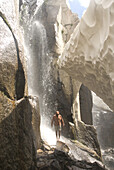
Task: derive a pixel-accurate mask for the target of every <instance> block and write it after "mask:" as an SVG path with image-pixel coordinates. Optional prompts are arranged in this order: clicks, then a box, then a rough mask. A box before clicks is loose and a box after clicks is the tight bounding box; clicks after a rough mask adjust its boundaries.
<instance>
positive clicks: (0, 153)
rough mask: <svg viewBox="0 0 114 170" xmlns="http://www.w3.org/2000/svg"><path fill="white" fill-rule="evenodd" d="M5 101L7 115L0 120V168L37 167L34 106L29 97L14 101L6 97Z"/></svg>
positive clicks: (26, 169) (26, 168)
mask: <svg viewBox="0 0 114 170" xmlns="http://www.w3.org/2000/svg"><path fill="white" fill-rule="evenodd" d="M4 101H5V103H6V106H4V105H2V107H4V113H5V114H7V115H5V118H4V119H3V120H1V122H0V136H1V137H0V169H14V170H16V169H20V170H21V169H25V170H28V169H30V168H35V156H36V153H35V152H36V151H35V143H34V142H35V141H34V140H33V133H34V132H33V128H32V124H31V122H32V106H31V104H30V102H29V100H28V98H25V99H22V100H20V101H18V102H12V101H11V100H9V99H7V98H6V97H4ZM39 138H40V136H39Z"/></svg>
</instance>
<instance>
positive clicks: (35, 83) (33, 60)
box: [27, 21, 56, 144]
mask: <svg viewBox="0 0 114 170" xmlns="http://www.w3.org/2000/svg"><path fill="white" fill-rule="evenodd" d="M30 44H31V45H30V47H29V48H30V49H29V53H30V54H29V55H28V56H29V57H28V60H27V62H28V64H27V65H28V93H29V95H32V96H38V98H39V104H40V115H41V136H42V138H43V139H44V140H46V141H47V142H48V143H49V144H55V143H56V137H55V133H54V132H53V131H52V130H51V128H50V123H51V119H52V115H53V110H54V107H55V106H54V105H53V104H52V103H53V102H52V100H53V97H52V96H53V90H54V89H53V81H52V78H51V62H52V57H51V56H49V50H48V43H47V36H46V30H45V28H44V26H43V25H42V24H41V23H40V22H38V21H34V22H33V24H32V28H31V38H30ZM50 136H51V139H50ZM52 140H54V142H53V143H52Z"/></svg>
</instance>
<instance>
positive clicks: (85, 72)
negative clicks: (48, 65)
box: [58, 0, 114, 110]
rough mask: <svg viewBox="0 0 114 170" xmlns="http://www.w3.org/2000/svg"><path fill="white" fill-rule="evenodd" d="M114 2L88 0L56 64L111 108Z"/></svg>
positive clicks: (113, 72)
mask: <svg viewBox="0 0 114 170" xmlns="http://www.w3.org/2000/svg"><path fill="white" fill-rule="evenodd" d="M113 18H114V2H113V0H110V1H108V2H107V1H100V2H99V1H91V2H90V5H89V7H88V9H87V11H86V12H85V14H84V15H83V17H82V19H81V21H80V23H79V24H78V26H77V27H76V28H75V29H74V32H73V34H72V35H71V38H70V40H69V41H68V43H67V44H66V45H65V49H64V50H63V52H62V54H61V56H60V57H59V60H58V65H59V67H60V68H61V69H64V70H65V71H66V72H67V73H68V74H69V75H70V76H71V77H72V78H74V79H76V80H79V81H80V82H82V83H83V84H84V85H85V86H87V87H88V88H89V89H90V90H92V91H94V92H95V93H96V94H97V96H99V97H100V98H102V99H103V101H104V102H105V103H106V104H107V105H108V106H109V107H110V108H111V109H112V110H114V104H113V103H114V81H113V80H114V56H113V55H114V54H113V51H114V46H113V41H114V38H113V30H114V21H113Z"/></svg>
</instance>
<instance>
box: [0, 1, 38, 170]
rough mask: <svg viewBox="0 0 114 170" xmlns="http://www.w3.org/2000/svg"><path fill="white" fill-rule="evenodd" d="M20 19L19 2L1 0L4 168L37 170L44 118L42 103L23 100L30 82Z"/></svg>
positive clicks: (0, 152)
mask: <svg viewBox="0 0 114 170" xmlns="http://www.w3.org/2000/svg"><path fill="white" fill-rule="evenodd" d="M18 17H19V15H18V3H17V2H16V1H13V0H11V1H7V0H6V1H3V0H1V2H0V47H1V48H0V169H14V170H16V169H20V170H21V169H26V170H28V169H30V168H31V169H35V157H36V148H39V147H40V130H39V126H40V115H39V110H38V108H37V107H38V104H37V103H38V102H37V101H36V108H34V107H33V104H30V101H29V99H28V98H27V97H26V98H23V97H24V95H25V94H26V95H27V84H26V82H27V81H26V82H25V79H26V72H25V71H26V68H25V58H24V51H23V41H22V39H21V38H22V36H21V33H20V27H19V25H18V20H19V18H18ZM19 99H20V100H19ZM34 100H35V99H34ZM34 117H35V118H37V119H36V121H37V126H36V125H35V124H36V123H35V121H34ZM32 122H33V125H32ZM36 133H37V136H36Z"/></svg>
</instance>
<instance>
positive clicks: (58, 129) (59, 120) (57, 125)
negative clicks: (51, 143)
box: [51, 111, 65, 139]
mask: <svg viewBox="0 0 114 170" xmlns="http://www.w3.org/2000/svg"><path fill="white" fill-rule="evenodd" d="M53 123H54V126H55V132H56V138H57V136H58V135H57V133H58V132H59V139H60V135H61V124H62V125H63V126H64V125H65V124H64V120H63V118H62V116H61V115H60V113H59V111H56V114H54V116H53V118H52V121H51V126H52V127H53Z"/></svg>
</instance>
